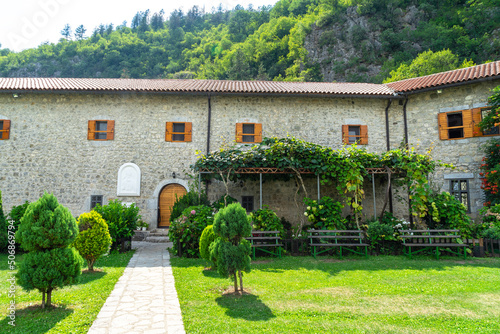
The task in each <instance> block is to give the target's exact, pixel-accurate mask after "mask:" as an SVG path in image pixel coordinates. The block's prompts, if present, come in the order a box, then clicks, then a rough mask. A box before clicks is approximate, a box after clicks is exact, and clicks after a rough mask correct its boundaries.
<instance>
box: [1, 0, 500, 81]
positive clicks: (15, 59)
mask: <svg viewBox="0 0 500 334" xmlns="http://www.w3.org/2000/svg"><path fill="white" fill-rule="evenodd" d="M61 28H62V27H61ZM85 33H86V31H85V27H82V26H80V27H75V33H72V31H71V27H70V26H66V27H65V28H64V29H63V30H62V31H61V39H60V41H59V42H58V43H57V44H48V43H47V44H43V45H40V46H39V47H38V48H36V49H29V50H25V51H22V52H19V53H15V52H11V51H10V50H8V49H0V76H5V77H28V76H29V77H93V78H99V77H107V78H120V77H122V78H200V79H237V80H240V79H241V80H306V81H353V82H355V81H364V82H382V80H383V79H385V78H387V77H388V76H389V73H390V71H391V70H396V69H397V68H398V67H399V66H400V65H401V64H407V65H409V64H410V62H411V61H412V60H414V59H415V58H416V57H417V55H418V54H420V53H422V52H425V51H427V50H431V51H434V52H437V51H441V50H449V51H447V52H448V53H449V54H452V55H453V57H455V58H456V63H458V64H462V63H463V61H464V60H468V61H472V62H475V63H478V64H479V63H484V62H486V61H488V60H498V59H500V56H499V55H500V6H498V0H484V1H479V0H459V1H452V0H419V1H417V0H280V1H279V2H278V3H276V5H275V6H274V7H261V8H258V9H254V8H246V9H245V8H242V7H241V6H237V7H236V8H234V9H232V10H223V9H222V7H221V6H219V8H218V9H213V10H212V11H210V12H203V11H201V10H200V8H199V7H196V6H195V7H193V8H191V9H190V10H189V11H187V12H186V13H184V12H182V11H181V10H176V11H174V12H172V13H170V14H168V15H166V14H164V13H163V12H160V13H153V14H152V13H150V12H149V11H148V10H146V11H144V12H140V13H137V14H136V15H135V16H134V17H133V19H132V20H131V23H130V24H126V23H124V24H122V25H120V26H117V27H113V26H110V25H101V26H99V27H97V28H95V29H94V30H93V32H91V33H89V34H88V35H89V36H88V37H86V36H85ZM0 42H1V41H0Z"/></svg>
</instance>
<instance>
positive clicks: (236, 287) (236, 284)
mask: <svg viewBox="0 0 500 334" xmlns="http://www.w3.org/2000/svg"><path fill="white" fill-rule="evenodd" d="M234 293H238V278H237V277H236V272H234Z"/></svg>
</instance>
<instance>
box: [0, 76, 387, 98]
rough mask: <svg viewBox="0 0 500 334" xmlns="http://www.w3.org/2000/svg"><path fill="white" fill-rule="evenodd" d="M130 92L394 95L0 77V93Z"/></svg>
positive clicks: (311, 85) (358, 88) (241, 84)
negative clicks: (48, 91)
mask: <svg viewBox="0 0 500 334" xmlns="http://www.w3.org/2000/svg"><path fill="white" fill-rule="evenodd" d="M14 90H18V91H19V90H21V91H22V90H28V91H47V90H50V91H102V92H105V91H108V92H109V91H129V92H167V93H168V92H170V93H239V94H297V95H374V96H392V95H394V92H393V90H392V89H390V88H388V87H387V86H385V85H377V84H370V83H331V82H276V81H230V80H162V79H78V78H0V91H14Z"/></svg>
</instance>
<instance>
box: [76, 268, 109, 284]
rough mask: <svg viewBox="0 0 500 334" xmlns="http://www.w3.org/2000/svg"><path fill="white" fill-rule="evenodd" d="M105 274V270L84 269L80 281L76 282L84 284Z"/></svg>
mask: <svg viewBox="0 0 500 334" xmlns="http://www.w3.org/2000/svg"><path fill="white" fill-rule="evenodd" d="M106 275H107V272H105V271H94V272H92V271H87V270H85V271H84V272H82V274H81V275H80V281H79V282H78V284H79V285H80V284H86V283H88V282H92V281H95V280H98V279H101V278H103V277H104V276H106Z"/></svg>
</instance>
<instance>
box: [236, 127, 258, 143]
mask: <svg viewBox="0 0 500 334" xmlns="http://www.w3.org/2000/svg"><path fill="white" fill-rule="evenodd" d="M236 142H237V143H247V144H249V143H260V142H262V124H260V123H236Z"/></svg>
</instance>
